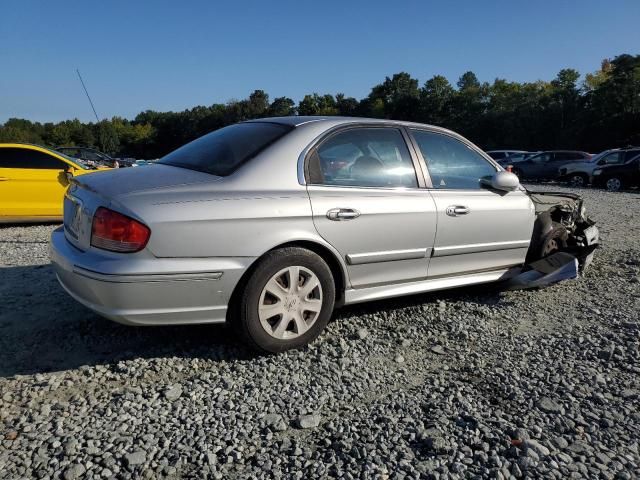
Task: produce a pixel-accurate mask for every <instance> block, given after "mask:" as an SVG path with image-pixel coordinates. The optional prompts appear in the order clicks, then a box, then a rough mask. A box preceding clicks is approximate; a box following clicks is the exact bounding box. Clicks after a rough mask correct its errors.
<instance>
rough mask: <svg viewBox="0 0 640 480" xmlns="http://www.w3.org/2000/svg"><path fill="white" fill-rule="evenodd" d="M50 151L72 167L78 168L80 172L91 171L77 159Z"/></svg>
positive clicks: (57, 151)
mask: <svg viewBox="0 0 640 480" xmlns="http://www.w3.org/2000/svg"><path fill="white" fill-rule="evenodd" d="M50 150H51V151H52V152H53V153H55V154H56V155H58V156H60V157H62V158H64V159H65V160H66V161H68V162H69V163H72V164H73V166H74V167H78V168H79V169H80V170H92V168H91V167H89V166H88V165H85V164H84V163H82V162H81V161H80V160H79V159H77V158H73V157H70V156H69V155H65V154H64V153H62V152H60V151H59V150H53V149H50Z"/></svg>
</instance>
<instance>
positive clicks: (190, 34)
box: [0, 0, 640, 123]
mask: <svg viewBox="0 0 640 480" xmlns="http://www.w3.org/2000/svg"><path fill="white" fill-rule="evenodd" d="M621 53H630V54H638V53H640V1H638V0H608V1H606V2H605V1H601V0H582V1H580V0H564V1H562V0H553V1H549V0H535V1H525V0H484V1H478V0H457V1H456V0H451V1H446V2H443V1H431V0H423V1H414V0H404V1H390V0H385V1H378V0H369V1H361V0H353V1H349V0H342V1H334V0H321V1H320V0H316V1H307V0H297V1H279V0H271V1H265V0H263V1H243V0H236V1H233V2H223V1H196V0H181V1H160V0H158V1H147V0H130V1H119V0H112V1H98V0H83V1H77V0H60V1H57V2H53V1H50V0H47V1H44V0H43V1H35V0H2V2H1V3H0V123H1V122H4V121H6V120H7V119H8V118H12V117H18V118H26V119H29V120H33V121H40V122H47V121H60V120H66V119H72V118H79V119H80V120H82V121H91V120H95V117H94V116H93V112H92V110H91V106H90V105H89V102H88V101H87V98H86V97H85V94H84V91H83V90H82V86H81V84H80V82H79V80H78V77H77V74H76V68H78V69H80V72H81V74H82V76H83V78H84V81H85V83H86V85H87V88H88V90H89V93H90V95H91V96H92V98H93V102H94V104H95V107H96V110H97V112H98V115H99V117H100V118H101V119H102V118H110V117H112V116H121V117H125V118H133V117H135V115H136V114H137V113H139V112H141V111H144V110H148V109H151V110H157V111H167V110H174V111H179V110H184V109H186V108H191V107H194V106H196V105H211V104H213V103H226V102H227V101H229V100H232V99H243V98H246V97H248V95H249V94H250V93H251V92H252V91H253V90H256V89H262V90H265V91H266V92H267V93H268V94H269V96H270V98H271V99H273V98H276V97H280V96H288V97H291V98H293V99H294V100H295V101H296V102H297V101H299V100H300V99H302V97H304V95H305V94H308V93H313V92H317V93H320V94H324V93H332V94H335V93H340V92H341V93H344V94H346V95H347V96H353V97H356V98H358V99H360V98H362V97H365V96H366V95H367V94H368V93H369V91H370V89H371V87H372V86H374V85H375V84H378V83H381V82H382V81H384V79H385V77H386V76H392V75H393V74H394V73H397V72H400V71H406V72H408V73H410V74H411V75H412V76H413V77H415V78H418V80H419V81H420V85H422V84H423V83H424V82H425V81H426V80H428V79H429V78H431V77H432V76H433V75H436V74H439V75H444V76H445V77H447V78H448V79H449V80H450V81H451V82H452V83H455V82H456V80H457V79H458V77H459V76H460V75H461V74H463V73H464V72H466V71H468V70H471V71H473V72H475V73H476V75H477V76H478V78H479V79H480V80H481V81H489V82H492V81H493V80H494V79H495V78H506V79H507V80H513V81H535V80H539V79H542V80H551V79H553V78H554V77H555V75H556V74H557V72H558V71H559V70H560V69H562V68H567V67H570V68H575V69H577V70H578V71H579V72H581V73H582V74H584V73H587V72H592V71H594V70H597V69H598V68H599V66H600V62H601V61H602V59H604V58H612V57H614V56H616V55H619V54H621Z"/></svg>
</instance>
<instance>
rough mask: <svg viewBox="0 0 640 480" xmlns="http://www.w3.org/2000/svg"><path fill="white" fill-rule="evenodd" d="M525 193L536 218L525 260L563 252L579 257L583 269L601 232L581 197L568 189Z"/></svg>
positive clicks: (598, 241)
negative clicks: (590, 216)
mask: <svg viewBox="0 0 640 480" xmlns="http://www.w3.org/2000/svg"><path fill="white" fill-rule="evenodd" d="M528 193H529V197H530V198H531V201H532V202H533V203H534V205H535V209H536V221H535V223H534V228H533V235H532V238H531V246H530V247H529V252H528V254H527V263H530V262H534V261H536V260H540V259H542V258H545V257H547V256H549V255H552V254H554V253H556V252H566V253H569V254H571V255H573V256H575V257H576V258H577V259H578V265H579V267H580V271H583V270H584V269H585V268H586V267H588V266H589V264H590V263H591V260H592V259H593V252H594V251H595V249H596V248H598V244H599V243H600V234H599V231H598V227H596V225H595V222H594V221H593V220H592V219H590V218H588V217H587V215H586V211H585V208H584V202H583V200H582V197H581V196H580V195H576V194H573V193H567V192H532V191H529V192H528Z"/></svg>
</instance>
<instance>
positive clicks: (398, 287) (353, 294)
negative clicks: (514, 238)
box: [344, 267, 521, 305]
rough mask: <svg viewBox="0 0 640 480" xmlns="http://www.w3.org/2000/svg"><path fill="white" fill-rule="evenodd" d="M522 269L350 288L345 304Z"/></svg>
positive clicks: (490, 278) (497, 277)
mask: <svg viewBox="0 0 640 480" xmlns="http://www.w3.org/2000/svg"><path fill="white" fill-rule="evenodd" d="M520 271H521V268H520V267H513V268H506V269H505V268H502V269H500V270H493V271H490V272H482V273H474V274H468V275H456V276H453V277H439V278H432V279H427V280H420V281H417V282H407V283H400V284H395V285H380V286H377V287H368V288H362V289H349V290H347V291H345V301H344V303H345V305H348V304H351V303H361V302H368V301H370V300H379V299H382V298H390V297H400V296H402V295H411V294H414V293H423V292H430V291H433V290H445V289H447V288H453V287H461V286H464V285H473V284H476V283H485V282H495V281H497V280H504V279H507V278H510V277H512V276H514V275H515V274H517V273H518V272H520Z"/></svg>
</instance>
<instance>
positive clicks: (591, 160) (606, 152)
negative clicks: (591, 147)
mask: <svg viewBox="0 0 640 480" xmlns="http://www.w3.org/2000/svg"><path fill="white" fill-rule="evenodd" d="M610 152H613V150H605V151H604V152H600V153H598V154H596V155H594V156H593V157H591V158H590V159H589V160H587V161H588V162H597V161H598V160H600V159H601V158H602V157H604V156H605V155H607V154H608V153H610Z"/></svg>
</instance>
